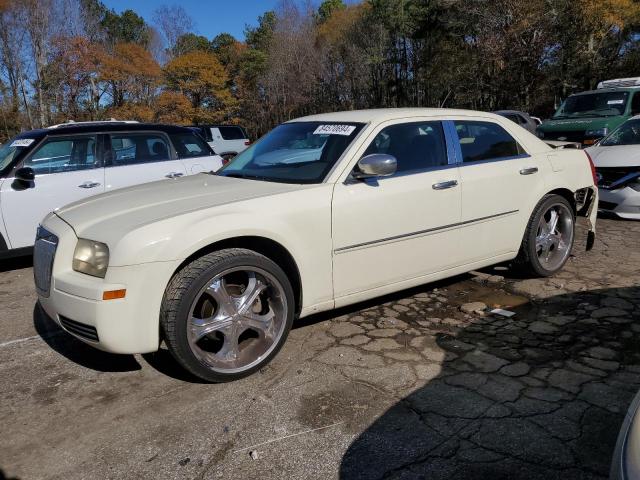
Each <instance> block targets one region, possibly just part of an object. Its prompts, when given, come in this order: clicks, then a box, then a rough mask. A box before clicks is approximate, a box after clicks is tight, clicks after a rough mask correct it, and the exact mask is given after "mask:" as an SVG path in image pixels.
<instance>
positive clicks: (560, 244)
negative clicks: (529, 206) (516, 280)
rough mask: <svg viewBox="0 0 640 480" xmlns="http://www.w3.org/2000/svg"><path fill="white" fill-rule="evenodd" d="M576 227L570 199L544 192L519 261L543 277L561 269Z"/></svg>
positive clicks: (530, 220) (523, 244)
mask: <svg viewBox="0 0 640 480" xmlns="http://www.w3.org/2000/svg"><path fill="white" fill-rule="evenodd" d="M574 226H575V216H574V213H573V208H572V207H571V205H570V204H569V202H568V201H567V200H566V199H565V198H564V197H562V196H560V195H545V196H544V197H543V198H542V200H540V202H538V205H536V208H535V209H534V211H533V214H532V215H531V218H530V219H529V223H528V224H527V229H526V231H525V234H524V238H523V240H522V245H521V247H520V253H519V254H518V257H517V259H516V263H517V264H519V265H521V266H523V267H525V269H527V270H528V271H529V272H530V273H533V274H534V275H537V276H540V277H548V276H551V275H553V274H554V273H556V272H558V271H559V270H560V269H561V268H562V267H563V266H564V264H565V263H566V262H567V260H568V258H569V254H570V253H571V248H572V247H573V239H574Z"/></svg>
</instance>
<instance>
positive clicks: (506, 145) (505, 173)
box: [454, 120, 550, 263]
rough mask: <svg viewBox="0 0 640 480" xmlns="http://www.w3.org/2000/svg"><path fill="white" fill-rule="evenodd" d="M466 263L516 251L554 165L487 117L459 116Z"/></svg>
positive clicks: (455, 123)
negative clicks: (477, 118)
mask: <svg viewBox="0 0 640 480" xmlns="http://www.w3.org/2000/svg"><path fill="white" fill-rule="evenodd" d="M454 126H455V131H456V132H457V135H458V140H459V146H458V150H457V151H458V158H459V162H460V163H459V165H460V180H461V193H462V223H463V225H464V228H463V231H462V238H461V252H462V254H463V255H464V260H465V263H472V262H475V261H479V260H486V259H489V258H492V257H497V256H500V255H504V254H506V253H510V252H514V251H517V250H518V248H519V246H520V242H521V241H522V235H523V233H524V227H525V225H526V222H527V221H528V219H529V216H530V215H531V212H532V210H533V207H534V206H535V204H536V203H537V202H538V200H540V198H542V195H544V193H545V191H546V190H545V188H546V186H545V182H544V180H543V179H544V178H545V174H546V173H548V172H547V170H548V169H549V168H550V167H549V163H548V161H547V159H546V157H545V156H544V155H529V154H528V153H527V152H526V151H525V150H524V148H523V147H522V146H521V145H520V143H518V141H517V140H516V139H515V138H514V136H513V135H512V134H510V133H509V132H508V131H507V130H506V129H505V128H503V127H502V126H501V125H499V124H498V123H495V122H492V121H489V120H456V121H455V122H454Z"/></svg>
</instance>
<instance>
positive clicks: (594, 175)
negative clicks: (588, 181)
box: [584, 150, 598, 185]
mask: <svg viewBox="0 0 640 480" xmlns="http://www.w3.org/2000/svg"><path fill="white" fill-rule="evenodd" d="M584 153H585V154H586V155H587V160H589V166H590V167H591V176H592V177H593V184H594V185H598V175H597V174H596V166H595V165H594V164H593V159H592V158H591V155H589V152H587V151H586V150H585V151H584Z"/></svg>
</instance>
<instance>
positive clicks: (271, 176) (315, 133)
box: [218, 122, 363, 183]
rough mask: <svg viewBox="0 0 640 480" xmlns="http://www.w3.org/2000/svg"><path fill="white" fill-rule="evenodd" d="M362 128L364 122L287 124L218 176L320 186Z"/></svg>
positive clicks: (270, 134) (227, 166)
mask: <svg viewBox="0 0 640 480" xmlns="http://www.w3.org/2000/svg"><path fill="white" fill-rule="evenodd" d="M362 127H363V124H361V123H341V122H338V123H336V122H293V123H284V124H282V125H280V126H278V127H276V128H274V129H273V130H272V131H271V132H269V133H268V134H267V135H265V136H264V137H262V138H261V139H260V140H259V141H257V142H256V143H255V144H253V145H252V146H251V147H249V148H248V149H246V150H245V151H244V152H242V153H240V154H239V155H238V156H237V157H235V158H234V159H233V161H232V162H231V163H229V164H228V165H226V166H225V167H224V168H223V169H222V170H220V171H219V172H218V175H222V176H226V177H237V178H249V179H254V180H267V181H271V182H283V183H320V182H322V181H323V180H324V178H325V176H326V175H327V174H328V173H329V171H330V170H331V168H333V166H334V165H335V163H336V162H337V161H338V159H339V158H340V157H341V156H342V154H343V153H344V151H345V150H346V149H347V147H348V146H349V145H350V144H351V142H352V141H353V139H354V138H355V137H356V135H357V134H358V132H360V130H361V129H362Z"/></svg>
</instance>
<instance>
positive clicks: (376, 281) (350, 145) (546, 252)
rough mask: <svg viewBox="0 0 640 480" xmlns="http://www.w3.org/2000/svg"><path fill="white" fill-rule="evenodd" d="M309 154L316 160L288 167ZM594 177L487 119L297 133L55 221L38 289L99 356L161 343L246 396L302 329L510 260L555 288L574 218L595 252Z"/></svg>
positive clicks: (351, 115)
mask: <svg viewBox="0 0 640 480" xmlns="http://www.w3.org/2000/svg"><path fill="white" fill-rule="evenodd" d="M300 150H304V151H308V152H309V151H314V152H315V155H313V156H310V155H303V156H301V157H300V158H299V161H297V162H292V161H290V160H291V159H290V158H289V157H290V156H291V155H296V151H300ZM278 155H280V156H281V160H280V161H276V157H278ZM312 157H313V158H312ZM264 158H266V159H268V161H262V159H264ZM593 173H594V172H593V166H590V162H589V160H588V157H587V155H585V153H584V152H583V151H578V150H553V149H551V148H550V147H548V146H547V145H545V144H544V143H543V142H542V141H541V140H539V139H538V138H536V137H535V136H534V135H532V134H530V133H529V132H527V131H526V130H524V129H522V128H521V127H519V126H517V125H515V124H514V123H513V122H511V121H509V120H507V119H505V118H503V117H499V116H496V115H492V114H488V113H479V112H472V111H462V110H432V109H389V110H369V111H355V112H343V113H330V114H323V115H316V116H311V117H305V118H300V119H297V120H294V121H290V122H287V123H284V124H282V125H280V126H278V127H277V128H275V129H274V130H273V131H271V132H270V133H269V134H268V135H266V136H265V137H263V138H262V139H261V140H260V141H258V142H257V143H255V144H254V145H252V146H251V147H250V148H248V149H247V150H245V151H244V152H242V153H241V154H239V155H238V156H237V157H236V158H235V159H234V160H233V161H232V162H231V163H229V164H228V165H227V166H226V167H225V168H223V169H222V170H220V171H219V172H218V173H217V174H200V175H196V176H193V177H189V178H183V179H178V180H176V181H174V182H171V183H167V182H158V183H150V184H146V185H141V186H138V187H132V188H127V189H123V190H120V191H116V192H112V193H108V194H104V195H99V196H96V197H93V198H90V199H87V200H84V201H82V202H78V203H75V204H72V205H69V206H67V207H64V208H61V209H59V210H57V211H55V212H54V213H51V214H50V215H49V216H47V217H46V218H45V219H44V221H43V222H42V225H41V227H40V229H39V231H38V235H37V241H36V245H35V253H34V266H35V268H34V270H35V283H36V288H37V291H38V295H39V300H40V303H41V305H42V307H43V308H44V310H45V311H46V312H47V314H48V315H49V316H50V317H51V318H52V319H53V320H54V321H55V322H57V323H58V324H59V325H61V326H62V328H64V329H65V330H66V331H67V332H69V333H71V334H72V335H74V336H76V337H77V338H79V339H81V340H83V341H85V342H87V343H89V344H91V345H94V346H95V347H97V348H100V349H103V350H106V351H109V352H114V353H127V354H131V353H146V352H152V351H155V350H157V349H158V348H159V346H160V343H161V342H162V341H163V340H164V342H165V343H166V345H167V346H168V348H169V350H170V351H171V353H172V354H173V355H174V357H175V358H176V360H177V361H178V362H179V363H180V364H181V365H182V366H183V367H184V368H186V369H187V370H189V371H190V372H192V373H193V374H195V375H197V376H199V377H201V378H203V379H205V380H209V381H228V380H234V379H237V378H240V377H243V376H246V375H249V374H250V373H252V372H254V371H256V370H257V369H259V368H260V367H262V366H264V365H265V364H266V363H267V362H269V361H270V360H271V359H272V358H273V357H274V356H275V355H276V353H277V352H278V350H279V349H280V348H281V347H282V345H283V343H284V341H285V339H286V337H287V334H288V332H289V329H290V328H291V325H292V323H293V321H294V319H295V318H299V317H304V316H306V315H310V314H312V313H316V312H321V311H323V310H329V309H332V308H335V307H341V306H344V305H348V304H353V303H356V302H359V301H362V300H366V299H369V298H372V297H376V296H379V295H382V294H386V293H389V292H394V291H397V290H401V289H404V288H408V287H412V286H415V285H419V284H422V283H426V282H430V281H433V280H437V279H441V278H444V277H449V276H452V275H456V274H460V273H462V272H466V271H469V270H472V269H476V268H480V267H484V266H487V265H491V264H495V263H498V262H504V261H507V260H514V259H515V261H516V262H517V263H518V264H520V265H521V266H522V267H524V268H526V269H528V271H530V272H531V273H532V274H534V275H551V274H553V273H554V272H556V271H558V270H559V269H560V268H562V266H563V265H564V263H565V262H566V260H567V258H568V256H569V253H570V250H571V247H572V244H573V240H574V221H575V217H576V215H583V216H588V217H589V219H590V228H591V231H590V234H589V241H588V242H587V248H590V246H591V245H593V240H594V238H595V217H596V210H597V209H596V208H594V205H597V188H596V186H595V182H594V175H593Z"/></svg>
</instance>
